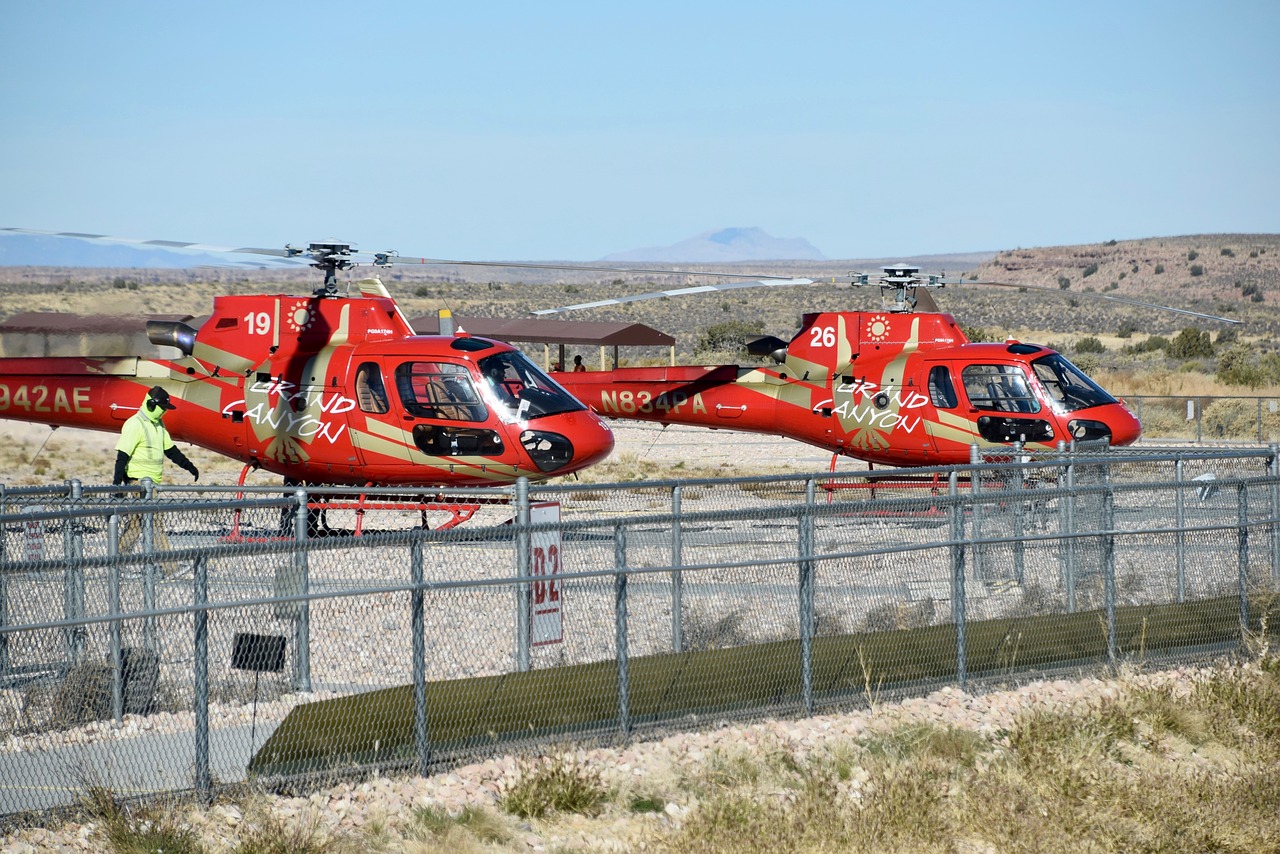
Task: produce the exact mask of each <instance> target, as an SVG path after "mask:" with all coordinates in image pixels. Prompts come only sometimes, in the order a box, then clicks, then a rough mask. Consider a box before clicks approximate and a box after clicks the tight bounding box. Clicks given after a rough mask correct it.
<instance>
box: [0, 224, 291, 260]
mask: <svg viewBox="0 0 1280 854" xmlns="http://www.w3.org/2000/svg"><path fill="white" fill-rule="evenodd" d="M0 231H11V232H14V233H15V234H38V235H43V236H45V237H73V238H76V239H78V240H99V241H102V242H104V243H122V244H125V245H127V246H155V247H158V248H161V249H190V250H194V251H196V252H231V253H235V252H240V253H245V254H249V255H270V256H273V257H277V258H289V257H291V253H290V252H289V251H288V250H286V249H261V248H257V247H249V246H242V247H233V246H215V245H214V244H211V243H187V242H185V241H181V240H142V239H141V238H136V237H112V236H111V235H109V234H88V233H85V232H79V231H40V230H38V229H34V228H0Z"/></svg>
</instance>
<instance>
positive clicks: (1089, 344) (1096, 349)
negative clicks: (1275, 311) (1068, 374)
mask: <svg viewBox="0 0 1280 854" xmlns="http://www.w3.org/2000/svg"><path fill="white" fill-rule="evenodd" d="M1073 349H1074V351H1075V352H1076V353H1105V352H1107V348H1106V346H1105V345H1103V343H1102V342H1101V341H1100V340H1098V339H1097V338H1096V337H1094V336H1092V335H1086V336H1085V337H1084V338H1081V339H1080V340H1079V341H1077V342H1076V346H1075V347H1074V348H1073Z"/></svg>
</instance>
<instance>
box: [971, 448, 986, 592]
mask: <svg viewBox="0 0 1280 854" xmlns="http://www.w3.org/2000/svg"><path fill="white" fill-rule="evenodd" d="M980 465H982V452H981V451H980V450H979V448H978V445H977V443H976V442H975V443H974V444H972V445H970V446H969V466H970V468H969V492H970V493H971V494H972V496H973V506H972V508H971V509H970V511H969V517H970V518H971V519H972V520H973V524H972V528H971V533H970V539H972V540H975V541H976V540H978V539H980V538H981V537H982V516H983V512H982V473H981V472H980V471H979V470H978V466H980ZM984 557H985V555H984V554H983V548H982V546H980V545H978V544H977V543H976V542H975V543H974V545H973V554H972V555H971V556H970V558H971V561H972V563H973V577H974V578H976V579H982V578H985V577H986V563H985V561H984V560H983V558H984Z"/></svg>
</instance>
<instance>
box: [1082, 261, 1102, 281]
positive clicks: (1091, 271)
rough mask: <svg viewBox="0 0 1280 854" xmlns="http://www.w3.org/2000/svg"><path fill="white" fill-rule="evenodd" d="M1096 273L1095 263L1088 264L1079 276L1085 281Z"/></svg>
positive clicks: (1096, 266)
mask: <svg viewBox="0 0 1280 854" xmlns="http://www.w3.org/2000/svg"><path fill="white" fill-rule="evenodd" d="M1096 272H1098V265H1097V263H1093V264H1090V265H1089V266H1088V267H1085V268H1084V270H1082V271H1081V273H1080V276H1081V277H1082V278H1085V279H1087V278H1089V277H1090V276H1092V275H1093V274H1094V273H1096Z"/></svg>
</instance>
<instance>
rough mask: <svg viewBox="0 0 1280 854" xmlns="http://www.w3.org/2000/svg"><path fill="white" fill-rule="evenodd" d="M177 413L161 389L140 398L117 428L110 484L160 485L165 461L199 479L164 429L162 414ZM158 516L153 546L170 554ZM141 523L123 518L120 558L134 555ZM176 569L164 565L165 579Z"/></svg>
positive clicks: (154, 389)
mask: <svg viewBox="0 0 1280 854" xmlns="http://www.w3.org/2000/svg"><path fill="white" fill-rule="evenodd" d="M174 409H177V407H176V406H174V405H173V401H171V400H170V399H169V392H167V391H165V390H164V389H163V388H161V387H160V386H153V387H152V388H150V389H149V390H148V391H147V396H146V397H145V398H143V401H142V406H140V407H139V408H138V411H137V412H135V413H134V414H133V416H132V417H131V418H129V419H128V420H127V421H125V422H124V426H123V427H122V428H120V440H119V441H118V442H116V468H115V474H114V476H113V477H112V479H111V482H112V483H113V484H115V485H116V486H121V485H124V484H130V483H134V482H136V481H139V480H141V479H142V478H144V477H147V478H150V479H151V480H152V482H153V483H160V481H161V479H162V478H163V476H164V461H165V459H166V458H168V459H169V460H170V461H171V462H172V463H173V464H174V465H176V466H178V467H180V468H183V469H185V470H186V471H188V472H190V473H191V478H192V480H199V479H200V470H199V469H197V468H196V465H195V463H193V462H191V460H189V459H187V456H186V454H184V453H182V451H180V450H178V447H177V446H176V445H174V444H173V439H172V438H171V437H170V436H169V431H168V430H167V429H165V426H164V414H165V413H166V412H169V411H171V410H174ZM161 518H162V516H161V514H156V515H155V517H154V519H155V521H154V528H153V533H152V539H153V542H152V546H153V548H154V549H155V550H156V551H169V538H168V536H166V535H165V532H164V527H163V526H162V525H161V524H160V519H161ZM142 530H143V526H142V519H141V518H140V517H139V516H137V515H128V516H125V517H124V521H123V524H122V525H121V528H120V542H119V549H120V553H121V554H127V553H129V552H131V551H133V548H134V546H136V545H137V543H138V540H139V539H140V538H141V537H142ZM175 569H176V566H175V565H174V564H172V563H171V562H166V563H165V564H164V570H165V574H166V575H172V574H173V572H174V571H175Z"/></svg>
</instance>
